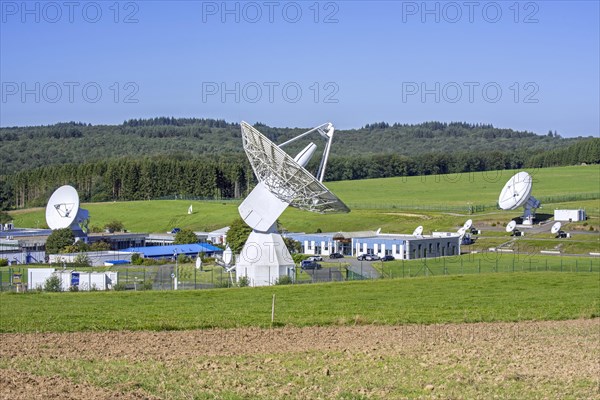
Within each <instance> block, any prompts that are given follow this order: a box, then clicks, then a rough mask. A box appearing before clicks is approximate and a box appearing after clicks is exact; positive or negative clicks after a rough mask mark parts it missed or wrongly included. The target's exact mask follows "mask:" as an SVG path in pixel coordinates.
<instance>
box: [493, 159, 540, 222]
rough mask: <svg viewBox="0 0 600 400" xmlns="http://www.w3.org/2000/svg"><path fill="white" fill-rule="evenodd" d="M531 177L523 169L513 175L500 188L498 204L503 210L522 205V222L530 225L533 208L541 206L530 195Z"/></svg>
mask: <svg viewBox="0 0 600 400" xmlns="http://www.w3.org/2000/svg"><path fill="white" fill-rule="evenodd" d="M532 187H533V179H532V178H531V175H529V174H528V173H527V172H525V171H521V172H519V173H517V174H515V175H513V176H512V177H511V178H510V179H509V180H508V182H506V184H505V185H504V188H502V191H501V192H500V197H499V198H498V205H499V206H500V208H501V209H503V210H515V209H517V208H519V207H521V206H522V207H524V208H525V212H524V213H523V224H524V225H532V224H533V219H534V218H535V210H536V208H539V207H540V206H541V203H540V202H539V200H537V199H536V198H535V197H533V196H532V195H531V189H532Z"/></svg>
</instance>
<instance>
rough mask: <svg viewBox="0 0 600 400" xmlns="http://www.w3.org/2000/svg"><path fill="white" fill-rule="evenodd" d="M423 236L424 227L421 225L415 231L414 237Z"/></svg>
mask: <svg viewBox="0 0 600 400" xmlns="http://www.w3.org/2000/svg"><path fill="white" fill-rule="evenodd" d="M422 234H423V227H422V226H421V225H419V226H417V228H416V229H415V230H414V231H413V236H421V235H422Z"/></svg>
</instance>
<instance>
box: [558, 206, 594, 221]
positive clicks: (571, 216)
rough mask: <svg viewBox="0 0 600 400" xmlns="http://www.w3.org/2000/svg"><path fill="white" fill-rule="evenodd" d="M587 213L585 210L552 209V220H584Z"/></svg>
mask: <svg viewBox="0 0 600 400" xmlns="http://www.w3.org/2000/svg"><path fill="white" fill-rule="evenodd" d="M586 219H587V215H586V214H585V210H583V209H581V208H580V209H579V210H554V220H555V221H562V222H578V221H585V220H586Z"/></svg>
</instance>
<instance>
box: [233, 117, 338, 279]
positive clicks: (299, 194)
mask: <svg viewBox="0 0 600 400" xmlns="http://www.w3.org/2000/svg"><path fill="white" fill-rule="evenodd" d="M240 125H241V130H242V143H243V146H244V151H245V152H246V155H247V157H248V160H249V161H250V165H251V166H252V169H253V171H254V174H255V175H256V178H257V179H258V184H257V185H256V186H255V187H254V189H253V190H252V192H251V193H250V194H249V195H248V196H247V197H246V199H245V200H244V201H243V202H242V204H240V206H239V207H238V211H239V213H240V216H241V217H242V219H243V220H244V222H246V224H248V226H250V227H251V228H252V232H251V233H250V236H249V237H248V240H247V241H246V244H245V245H244V248H243V249H242V252H241V254H240V257H238V259H237V262H236V271H237V273H238V279H239V278H240V277H241V276H242V275H241V274H246V276H247V277H248V278H249V279H250V281H251V284H252V285H254V286H258V285H265V284H272V283H274V282H275V281H276V280H277V279H278V278H279V276H281V275H286V274H289V271H291V270H292V269H293V268H294V267H295V265H294V262H293V259H292V257H291V255H290V254H289V251H288V250H287V248H286V246H285V244H284V242H283V238H282V237H281V235H280V234H279V232H277V226H276V221H277V218H279V216H280V215H281V214H282V213H283V212H284V211H285V209H286V208H287V207H288V206H292V207H296V208H299V209H301V210H306V211H311V212H316V213H321V214H325V213H345V212H349V211H350V209H349V208H348V207H347V206H346V205H345V204H344V203H343V202H342V201H341V200H340V199H339V198H338V197H337V196H335V195H334V194H333V193H331V192H330V191H329V189H327V188H326V187H325V186H324V185H323V184H322V182H323V178H324V177H325V170H326V167H327V159H328V157H329V152H330V150H331V143H332V140H333V133H334V130H335V129H334V127H333V125H332V124H331V123H326V124H322V125H319V126H317V127H315V128H313V129H311V130H309V131H307V132H304V133H302V134H300V135H298V136H296V137H295V138H293V139H291V140H288V141H287V142H285V143H283V144H281V145H280V146H277V145H276V144H275V143H273V142H272V141H270V140H269V139H268V138H267V137H266V136H265V135H263V134H262V133H260V132H259V131H258V130H257V129H256V128H254V127H253V126H251V125H250V124H248V123H247V122H244V121H242V123H241V124H240ZM313 132H317V133H319V134H320V136H321V137H322V138H324V139H325V140H326V141H327V143H326V145H325V149H324V151H323V156H322V159H321V162H320V164H319V170H318V172H317V176H316V177H315V176H313V175H312V174H310V173H309V172H308V171H307V170H306V169H305V168H304V167H305V166H306V165H307V164H308V162H309V161H310V159H311V158H312V156H313V155H314V153H315V151H316V148H317V146H316V145H315V144H314V143H310V144H309V145H308V146H306V147H305V148H304V149H303V150H302V151H301V152H300V153H299V154H298V155H296V157H295V158H292V157H291V156H290V155H289V154H287V153H286V152H284V151H283V150H282V149H281V147H284V146H286V145H288V144H289V143H292V142H294V141H296V140H298V139H300V138H302V137H305V136H307V135H308V134H310V133H313Z"/></svg>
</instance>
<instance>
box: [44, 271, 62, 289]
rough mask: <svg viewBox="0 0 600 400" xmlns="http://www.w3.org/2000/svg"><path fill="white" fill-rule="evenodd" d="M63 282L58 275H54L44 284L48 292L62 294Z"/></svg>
mask: <svg viewBox="0 0 600 400" xmlns="http://www.w3.org/2000/svg"><path fill="white" fill-rule="evenodd" d="M61 283H62V282H61V281H60V278H59V277H58V275H52V276H50V277H49V278H48V279H46V281H45V282H44V290H45V291H46V292H62V287H61Z"/></svg>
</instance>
